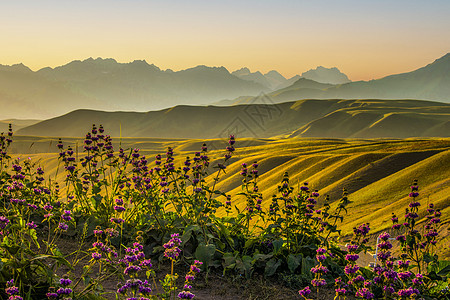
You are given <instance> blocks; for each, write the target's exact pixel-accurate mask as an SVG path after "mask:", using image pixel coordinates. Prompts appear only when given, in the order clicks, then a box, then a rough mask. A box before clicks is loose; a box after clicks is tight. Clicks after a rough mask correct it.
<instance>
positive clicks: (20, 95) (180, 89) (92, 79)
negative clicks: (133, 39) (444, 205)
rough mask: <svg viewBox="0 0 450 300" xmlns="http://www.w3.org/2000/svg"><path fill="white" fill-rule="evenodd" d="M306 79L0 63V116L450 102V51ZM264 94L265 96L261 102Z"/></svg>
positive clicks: (208, 70)
mask: <svg viewBox="0 0 450 300" xmlns="http://www.w3.org/2000/svg"><path fill="white" fill-rule="evenodd" d="M324 74H325V75H324ZM302 76H303V77H302ZM302 76H299V75H297V76H294V77H292V78H289V79H287V78H284V77H283V76H282V75H281V74H280V73H278V72H277V71H274V70H273V71H270V72H268V73H266V74H262V73H261V72H258V71H257V72H253V73H252V72H250V70H249V69H248V68H242V69H240V70H237V71H234V72H233V73H230V72H229V71H228V70H227V69H226V68H224V67H207V66H197V67H194V68H190V69H186V70H182V71H177V72H174V71H172V70H170V69H168V70H161V69H160V68H158V67H157V66H155V65H153V64H148V63H147V62H146V61H142V60H136V61H133V62H131V63H118V62H117V61H115V60H114V59H101V58H97V59H92V58H89V59H86V60H84V61H73V62H71V63H69V64H66V65H64V66H60V67H56V68H43V69H41V70H39V71H36V72H34V71H32V70H30V69H29V68H28V67H26V66H24V65H23V64H18V65H13V66H3V65H0V104H1V105H2V108H3V109H2V110H1V111H0V119H10V118H16V119H17V118H20V119H47V118H51V117H55V116H58V115H62V114H65V113H68V112H70V111H73V110H76V109H80V108H82V109H94V110H105V111H142V112H146V111H150V110H158V109H164V108H169V107H173V106H176V105H208V104H212V103H214V104H215V105H236V104H245V103H247V104H255V103H268V102H269V103H281V102H285V101H295V100H301V99H419V100H432V101H441V102H450V54H446V55H445V56H443V57H441V58H439V59H437V60H436V61H434V62H433V63H431V64H429V65H427V66H425V67H423V68H420V69H418V70H415V71H412V72H409V73H403V74H398V75H391V76H387V77H384V78H381V79H377V80H371V81H357V82H347V83H339V82H346V81H347V80H348V78H347V76H346V75H345V74H343V73H341V72H340V71H339V70H338V69H337V68H330V69H328V68H324V67H318V68H316V69H314V70H309V71H307V72H304V73H302ZM312 79H314V80H312ZM274 89H276V90H274ZM261 95H267V96H264V97H261ZM261 98H265V101H263V102H259V101H260V100H261ZM226 99H229V100H226Z"/></svg>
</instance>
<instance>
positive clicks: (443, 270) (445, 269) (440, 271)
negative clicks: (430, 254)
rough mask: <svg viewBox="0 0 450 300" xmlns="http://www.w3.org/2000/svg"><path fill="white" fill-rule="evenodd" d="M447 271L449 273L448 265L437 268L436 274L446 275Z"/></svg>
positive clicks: (449, 266) (449, 267)
mask: <svg viewBox="0 0 450 300" xmlns="http://www.w3.org/2000/svg"><path fill="white" fill-rule="evenodd" d="M449 273H450V265H448V266H446V267H445V268H443V269H441V270H439V272H438V273H437V275H439V276H447V275H448V274H449Z"/></svg>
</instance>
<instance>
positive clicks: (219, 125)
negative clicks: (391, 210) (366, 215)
mask: <svg viewBox="0 0 450 300" xmlns="http://www.w3.org/2000/svg"><path fill="white" fill-rule="evenodd" d="M92 123H95V124H97V125H98V124H102V125H103V126H104V127H105V128H106V129H107V131H108V132H110V134H111V136H114V137H118V136H128V137H160V138H179V139H180V138H225V137H226V136H228V134H235V135H236V136H237V137H238V138H243V137H253V138H269V137H274V136H284V137H286V136H291V137H294V136H301V137H331V138H380V137H389V138H408V137H448V136H450V104H446V103H440V102H431V101H419V100H299V101H296V102H286V103H280V104H271V103H266V104H249V105H238V106H229V107H217V106H206V107H204V106H175V107H172V108H170V109H165V110H161V111H151V112H147V113H137V112H103V111H93V110H77V111H73V112H71V113H69V114H66V115H63V116H60V117H57V118H52V119H49V120H45V121H42V122H40V123H37V124H34V125H31V126H28V127H26V128H22V129H21V130H19V131H18V133H19V134H21V135H36V136H39V135H44V136H57V137H58V136H66V137H75V136H83V135H84V133H85V132H86V131H88V130H89V127H90V126H91V124H92Z"/></svg>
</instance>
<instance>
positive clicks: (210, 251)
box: [194, 243, 216, 265]
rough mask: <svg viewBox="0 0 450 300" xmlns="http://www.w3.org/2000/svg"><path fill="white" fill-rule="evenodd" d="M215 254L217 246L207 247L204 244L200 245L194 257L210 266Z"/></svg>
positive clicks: (210, 245)
mask: <svg viewBox="0 0 450 300" xmlns="http://www.w3.org/2000/svg"><path fill="white" fill-rule="evenodd" d="M215 253H216V246H215V245H214V244H209V245H205V244H204V243H200V244H199V245H198V247H197V249H196V250H195V254H194V255H195V257H196V258H197V259H198V260H199V261H201V262H203V263H204V264H206V265H208V264H210V263H211V261H212V258H213V257H214V254H215Z"/></svg>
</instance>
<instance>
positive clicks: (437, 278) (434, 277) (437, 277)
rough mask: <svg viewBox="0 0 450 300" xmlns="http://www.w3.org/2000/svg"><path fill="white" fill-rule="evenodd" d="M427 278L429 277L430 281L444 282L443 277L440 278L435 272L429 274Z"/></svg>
mask: <svg viewBox="0 0 450 300" xmlns="http://www.w3.org/2000/svg"><path fill="white" fill-rule="evenodd" d="M425 277H428V278H429V279H430V280H438V281H441V280H443V278H442V277H441V276H438V275H437V274H436V272H435V271H432V272H430V273H428V274H427V275H426V276H425Z"/></svg>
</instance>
